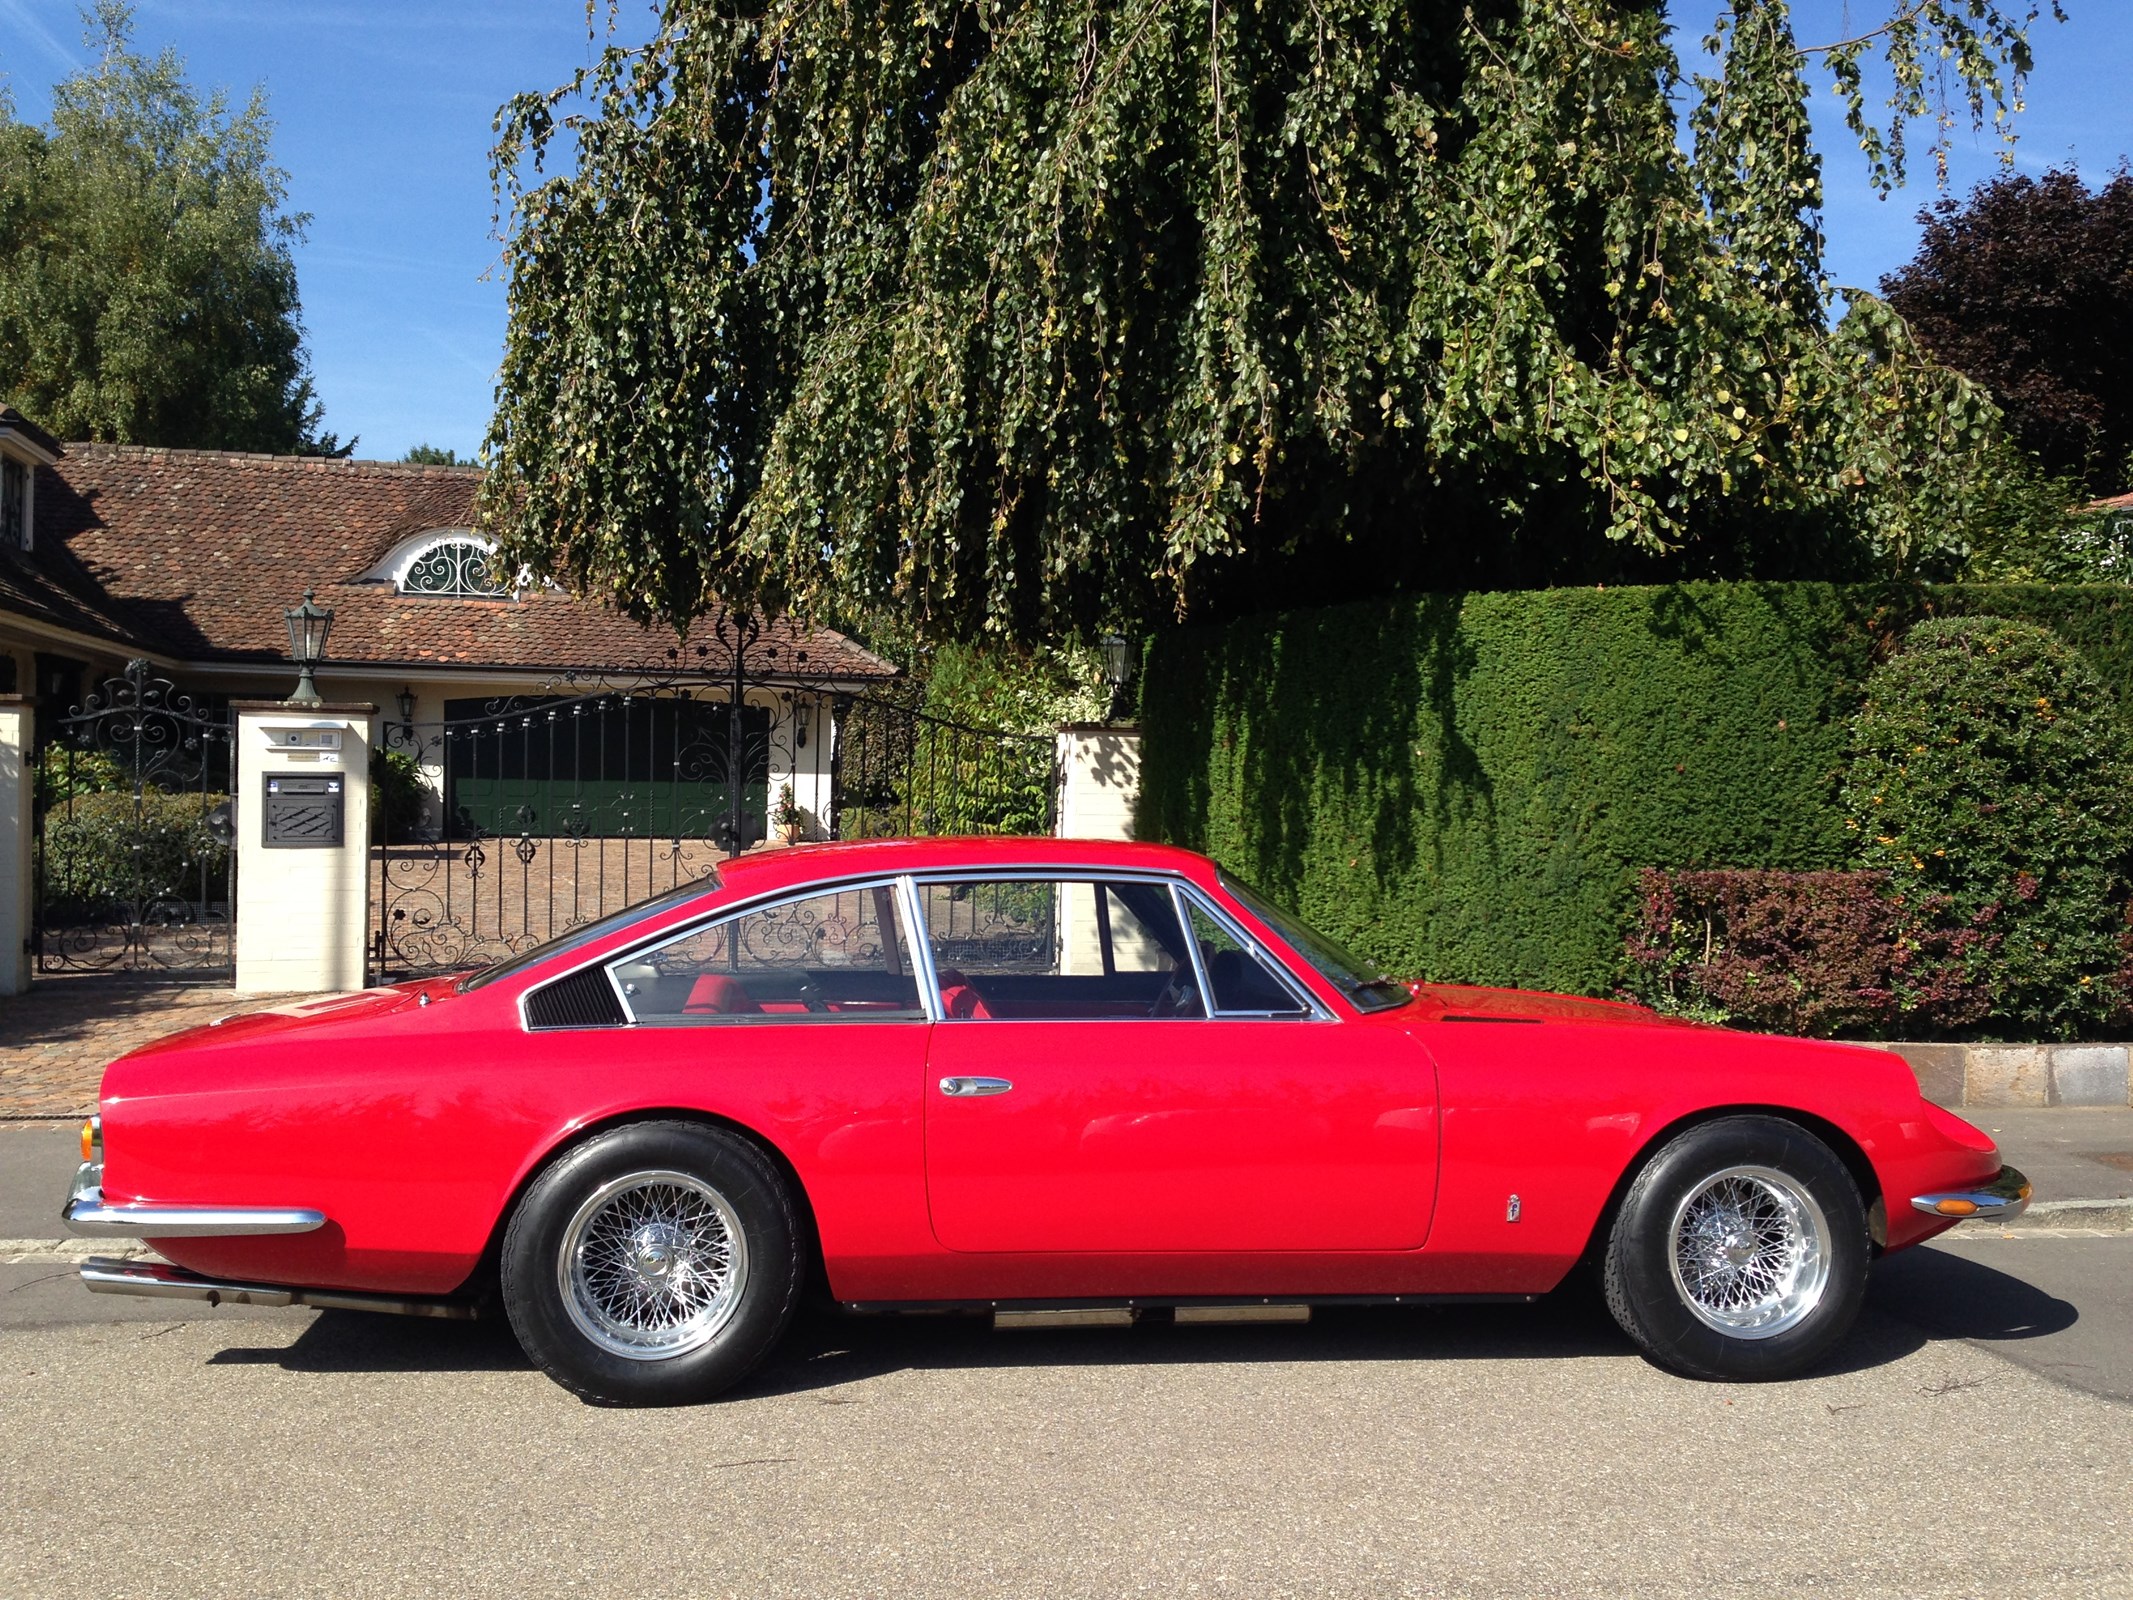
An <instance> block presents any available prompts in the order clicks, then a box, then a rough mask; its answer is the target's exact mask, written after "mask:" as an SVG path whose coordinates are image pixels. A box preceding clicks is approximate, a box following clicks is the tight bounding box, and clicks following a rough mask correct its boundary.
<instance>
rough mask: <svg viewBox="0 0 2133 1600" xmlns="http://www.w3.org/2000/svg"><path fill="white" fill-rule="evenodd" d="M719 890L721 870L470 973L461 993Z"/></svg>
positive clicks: (460, 986)
mask: <svg viewBox="0 0 2133 1600" xmlns="http://www.w3.org/2000/svg"><path fill="white" fill-rule="evenodd" d="M717 887H718V869H717V868H716V867H713V868H711V869H709V870H708V871H706V872H705V873H704V875H703V876H702V877H701V878H698V879H697V880H696V881H695V882H694V883H682V884H676V885H675V886H674V887H673V888H671V889H669V890H668V891H667V892H666V893H665V894H661V895H654V896H653V897H652V898H651V899H649V900H639V901H638V902H637V903H636V904H635V905H632V906H624V907H623V908H622V909H621V910H620V911H613V912H610V913H608V915H606V916H604V917H602V918H601V919H600V920H599V921H597V922H587V923H584V924H582V925H581V926H579V927H575V928H569V929H566V930H565V931H564V932H562V933H559V934H557V935H556V936H555V937H554V938H553V939H550V940H549V941H548V942H547V943H546V944H537V945H535V946H534V947H533V948H532V949H531V950H524V951H521V952H520V953H519V954H517V955H515V956H512V957H511V958H510V959H509V960H507V961H499V962H497V963H496V965H495V966H493V967H483V968H482V969H481V971H479V972H470V973H468V974H467V975H466V976H465V977H464V978H461V979H460V980H459V989H460V992H461V993H462V994H464V993H465V992H466V991H467V990H469V989H479V988H480V987H481V986H482V985H483V984H485V983H494V982H496V980H497V979H499V978H508V977H510V976H511V975H512V974H514V973H518V972H524V971H525V970H526V969H527V968H528V967H530V966H532V965H534V964H535V963H536V962H540V961H546V960H547V959H548V958H549V957H550V956H553V955H561V954H562V953H563V952H564V951H565V950H575V949H577V948H578V947H579V946H580V945H588V944H591V943H592V942H593V941H594V940H595V939H599V938H602V937H604V936H605V935H607V934H610V933H613V932H614V931H615V930H616V929H618V928H625V927H628V926H629V925H630V924H631V923H633V922H642V921H643V920H644V919H645V918H647V917H652V916H657V915H658V914H659V913H660V912H662V911H665V910H667V909H669V908H670V907H673V906H677V905H680V904H681V903H682V901H684V900H693V899H695V898H696V897H697V896H698V895H701V894H708V893H710V892H711V891H712V890H714V889H716V888H717Z"/></svg>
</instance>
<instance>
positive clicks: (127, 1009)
mask: <svg viewBox="0 0 2133 1600" xmlns="http://www.w3.org/2000/svg"><path fill="white" fill-rule="evenodd" d="M290 998H292V997H291V996H288V995H250V996H247V997H246V998H244V999H242V1000H240V999H238V998H237V996H236V995H235V994H233V993H232V992H231V991H230V990H228V989H222V988H214V987H208V986H203V985H200V984H176V983H172V982H171V981H170V980H169V979H167V978H159V977H148V976H140V977H136V976H133V975H130V974H105V973H85V974H67V975H64V976H52V977H43V976H40V977H39V978H38V979H37V981H36V982H35V983H33V984H32V985H31V986H30V992H29V993H28V994H24V995H8V996H4V997H0V1119H16V1118H23V1117H78V1116H85V1115H87V1114H88V1113H89V1112H91V1111H94V1110H95V1109H96V1089H97V1084H98V1082H99V1081H100V1080H101V1079H102V1077H103V1073H104V1066H105V1063H107V1062H109V1061H110V1060H111V1059H112V1058H113V1057H115V1056H121V1055H124V1054H125V1053H126V1052H127V1051H128V1050H131V1049H133V1048H134V1047H135V1046H137V1045H143V1044H146V1043H148V1042H149V1041H150V1040H151V1039H159V1038H161V1037H162V1036H163V1035H164V1034H166V1033H175V1032H177V1031H178V1030H179V1029H180V1028H191V1027H196V1026H198V1025H199V1024H201V1023H203V1022H212V1021H213V1020H214V1019H215V1018H217V1017H226V1016H228V1015H230V1014H231V1013H232V1012H238V1011H258V1010H261V1009H263V1008H265V1007H267V1006H272V1005H279V1004H281V1003H282V1002H283V1001H285V1000H288V999H290Z"/></svg>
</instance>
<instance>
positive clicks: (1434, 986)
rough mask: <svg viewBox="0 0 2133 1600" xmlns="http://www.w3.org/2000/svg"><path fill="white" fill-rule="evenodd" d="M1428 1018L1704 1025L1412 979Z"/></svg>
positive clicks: (1587, 1002) (1644, 1009)
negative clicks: (1418, 981)
mask: <svg viewBox="0 0 2133 1600" xmlns="http://www.w3.org/2000/svg"><path fill="white" fill-rule="evenodd" d="M1407 987H1408V990H1409V992H1410V993H1412V994H1413V995H1414V997H1415V1001H1416V1003H1417V1004H1418V1005H1419V1006H1421V1007H1422V1010H1421V1011H1420V1012H1419V1013H1413V1014H1412V1015H1414V1016H1415V1020H1417V1021H1427V1022H1586V1023H1592V1022H1598V1023H1612V1024H1615V1025H1617V1026H1622V1027H1641V1028H1694V1027H1700V1026H1702V1024H1700V1023H1695V1022H1690V1021H1688V1020H1687V1019H1686V1018H1683V1017H1669V1016H1663V1015H1661V1014H1660V1013H1659V1012H1657V1011H1654V1010H1652V1009H1651V1007H1649V1006H1639V1005H1631V1004H1629V1003H1628V1002H1627V1001H1622V1000H1591V999H1587V998H1585V997H1584V996H1582V995H1571V994H1543V993H1540V992H1538V991H1535V990H1531V989H1490V988H1484V987H1482V986H1481V985H1479V984H1467V983H1410V984H1409V985H1408V986H1407Z"/></svg>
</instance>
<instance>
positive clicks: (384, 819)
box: [370, 747, 437, 844]
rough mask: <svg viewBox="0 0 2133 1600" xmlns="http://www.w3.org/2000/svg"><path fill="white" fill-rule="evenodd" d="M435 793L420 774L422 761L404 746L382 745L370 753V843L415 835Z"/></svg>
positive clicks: (399, 840)
mask: <svg viewBox="0 0 2133 1600" xmlns="http://www.w3.org/2000/svg"><path fill="white" fill-rule="evenodd" d="M436 797H437V791H436V790H434V789H432V788H431V787H430V786H429V784H428V782H427V781H426V780H425V779H424V778H423V776H422V763H421V762H420V761H418V760H416V759H415V757H414V755H413V754H412V753H411V752H409V751H406V750H387V749H383V748H382V747H381V748H379V749H376V750H373V751H372V752H371V754H370V837H371V841H372V843H381V842H385V841H391V842H392V843H395V844H404V843H406V842H407V841H408V840H410V839H413V838H415V837H416V835H417V833H418V831H419V830H420V829H421V827H422V821H423V817H424V816H425V814H426V813H427V812H428V809H429V805H430V802H431V801H433V800H435V799H436Z"/></svg>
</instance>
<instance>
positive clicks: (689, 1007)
mask: <svg viewBox="0 0 2133 1600" xmlns="http://www.w3.org/2000/svg"><path fill="white" fill-rule="evenodd" d="M762 1009H763V1008H762V1007H761V1006H759V1005H757V1004H756V1003H755V1000H754V997H753V996H751V995H750V994H749V993H748V991H747V990H746V989H743V988H742V987H741V985H740V980H739V979H737V978H729V977H727V976H726V974H724V973H723V972H706V973H704V974H703V975H702V976H701V977H699V978H698V979H697V980H696V981H695V982H694V983H693V984H691V985H690V986H689V998H688V999H686V1000H684V1001H683V1002H682V1003H681V1014H682V1015H683V1016H685V1017H741V1016H753V1015H756V1014H758V1013H760V1012H761V1011H762Z"/></svg>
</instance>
